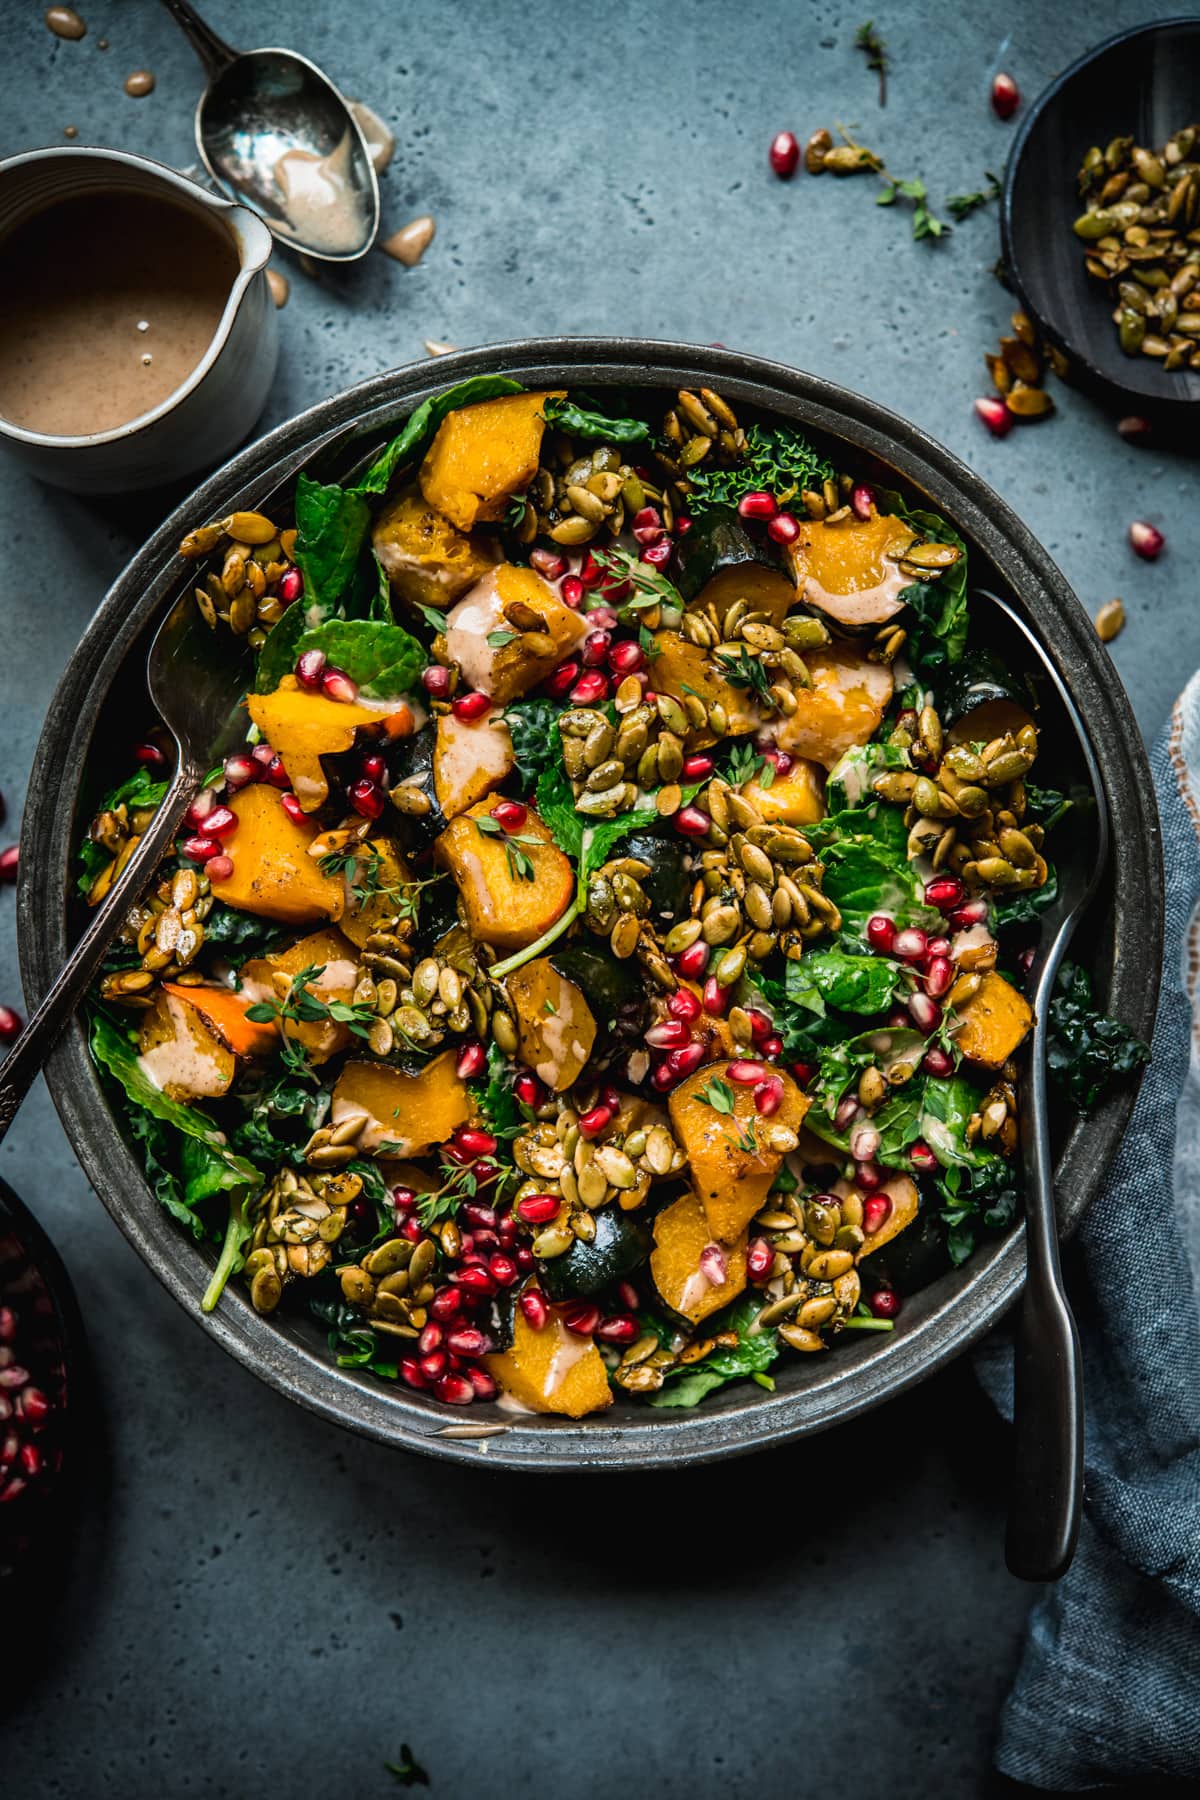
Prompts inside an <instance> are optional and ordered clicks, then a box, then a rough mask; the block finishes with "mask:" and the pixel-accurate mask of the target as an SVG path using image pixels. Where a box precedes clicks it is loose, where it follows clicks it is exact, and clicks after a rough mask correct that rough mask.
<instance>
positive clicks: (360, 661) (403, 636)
mask: <svg viewBox="0 0 1200 1800" xmlns="http://www.w3.org/2000/svg"><path fill="white" fill-rule="evenodd" d="M293 610H294V609H293ZM285 617H286V615H285ZM280 623H281V624H282V623H283V621H282V620H281V621H280ZM276 630H278V626H277V627H276ZM273 636H274V633H272V637H273ZM270 647H271V638H268V639H267V642H266V643H265V644H264V645H263V656H264V657H265V656H266V653H267V651H268V650H269V649H270ZM294 648H295V654H296V656H302V655H304V654H305V652H306V651H309V650H323V651H324V652H325V655H326V656H327V657H328V659H329V661H330V662H331V663H333V664H334V665H335V666H336V667H337V668H339V669H344V670H345V672H346V674H347V675H348V676H349V677H350V679H351V681H353V682H355V683H357V685H358V687H359V688H360V689H361V691H362V693H363V694H364V695H365V697H366V698H367V699H369V700H397V699H399V698H400V696H401V695H402V694H406V693H408V692H409V691H410V689H411V688H413V687H414V686H415V684H416V681H417V677H418V676H419V675H420V673H421V670H422V669H423V668H424V667H425V664H426V662H427V661H428V657H427V655H426V652H425V649H424V646H423V645H422V644H420V643H418V641H417V639H416V638H415V637H413V636H412V634H411V632H408V631H405V629H404V627H403V626H402V625H384V624H381V623H380V622H379V621H378V620H377V619H329V620H327V621H326V623H325V624H324V625H318V626H316V627H315V628H314V629H313V630H312V631H306V632H304V634H303V635H302V636H301V637H300V638H299V639H298V640H297V642H296V644H295V646H294ZM260 675H261V661H260Z"/></svg>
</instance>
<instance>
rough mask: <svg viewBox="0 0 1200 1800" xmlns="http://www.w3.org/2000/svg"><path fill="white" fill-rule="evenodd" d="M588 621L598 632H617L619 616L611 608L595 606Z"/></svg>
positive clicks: (589, 614)
mask: <svg viewBox="0 0 1200 1800" xmlns="http://www.w3.org/2000/svg"><path fill="white" fill-rule="evenodd" d="M588 619H589V620H590V622H591V624H592V626H593V628H594V629H595V630H596V631H615V630H616V627H617V615H616V613H615V612H614V611H613V609H612V607H611V606H593V607H592V608H591V609H590V611H589V612H588Z"/></svg>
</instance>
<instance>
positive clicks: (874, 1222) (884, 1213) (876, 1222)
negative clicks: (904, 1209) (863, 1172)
mask: <svg viewBox="0 0 1200 1800" xmlns="http://www.w3.org/2000/svg"><path fill="white" fill-rule="evenodd" d="M891 1216H892V1197H891V1195H890V1194H868V1195H867V1197H866V1199H865V1200H864V1201H863V1231H864V1232H865V1234H866V1236H867V1237H874V1236H875V1233H876V1232H877V1231H881V1230H882V1229H883V1227H884V1226H885V1225H886V1224H887V1222H888V1220H889V1219H890V1218H891Z"/></svg>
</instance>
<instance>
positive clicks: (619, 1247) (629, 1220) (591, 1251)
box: [541, 1204, 650, 1300]
mask: <svg viewBox="0 0 1200 1800" xmlns="http://www.w3.org/2000/svg"><path fill="white" fill-rule="evenodd" d="M592 1217H593V1218H594V1219H595V1221H596V1236H595V1239H594V1240H593V1242H592V1243H590V1244H585V1243H584V1241H583V1239H582V1238H576V1240H575V1242H574V1243H573V1244H572V1246H571V1248H570V1249H569V1250H568V1251H567V1252H566V1253H565V1254H564V1255H562V1256H555V1257H553V1258H552V1259H551V1260H550V1261H549V1262H545V1263H543V1264H542V1265H541V1283H542V1286H543V1288H544V1289H545V1291H546V1293H547V1294H548V1295H549V1297H550V1299H551V1300H570V1299H571V1298H572V1297H573V1296H574V1295H575V1294H586V1295H588V1296H591V1295H593V1294H599V1293H601V1292H602V1291H603V1289H605V1288H606V1287H608V1286H610V1285H611V1283H613V1282H614V1281H622V1280H624V1278H625V1277H626V1276H627V1275H632V1274H633V1273H634V1272H635V1270H637V1269H640V1268H641V1267H642V1264H643V1263H644V1262H645V1261H646V1259H647V1258H648V1257H649V1255H650V1233H649V1231H648V1230H647V1229H646V1227H645V1225H644V1224H642V1222H641V1220H640V1217H639V1216H637V1215H635V1214H633V1213H627V1212H622V1211H621V1209H620V1207H619V1206H617V1205H615V1204H614V1205H611V1206H606V1207H604V1208H603V1209H602V1210H601V1211H600V1212H598V1213H593V1215H592Z"/></svg>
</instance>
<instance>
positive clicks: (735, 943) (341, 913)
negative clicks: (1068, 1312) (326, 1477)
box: [80, 377, 1065, 1418]
mask: <svg viewBox="0 0 1200 1800" xmlns="http://www.w3.org/2000/svg"><path fill="white" fill-rule="evenodd" d="M181 550H182V555H183V556H184V557H185V558H189V559H190V560H191V564H192V570H193V576H194V581H195V596H196V604H197V606H198V607H199V608H200V610H201V612H202V613H203V616H204V618H205V620H206V621H207V623H208V624H209V625H210V626H211V627H212V629H213V630H214V631H216V632H219V633H227V634H229V637H230V653H231V654H233V653H234V652H235V650H236V649H237V647H238V640H240V642H241V648H242V649H243V651H244V650H245V648H246V647H247V646H249V648H250V650H252V651H253V652H254V653H255V675H254V681H253V691H252V692H250V693H248V694H247V695H246V699H245V726H246V733H245V745H244V748H243V749H241V750H239V751H238V752H237V753H235V754H234V755H232V756H230V757H228V758H227V759H226V761H225V762H224V763H223V765H222V766H221V767H219V768H217V769H215V770H214V771H213V773H212V775H211V777H210V779H209V781H208V782H207V784H206V785H205V787H204V788H203V790H202V791H201V792H200V793H199V794H198V795H197V797H196V799H195V802H194V804H193V805H192V807H191V810H190V812H189V814H188V817H187V821H186V825H185V828H184V832H183V834H182V835H181V836H180V838H179V840H178V842H177V844H176V846H175V851H174V854H173V855H172V856H171V857H170V858H169V859H168V860H167V862H166V863H165V864H164V865H163V866H162V867H161V868H160V870H159V872H158V875H157V878H156V880H155V882H154V884H153V886H152V888H151V890H150V891H149V892H148V893H147V894H146V895H145V897H144V900H143V901H142V903H141V904H140V905H138V906H137V907H135V908H134V909H133V911H131V912H130V914H129V916H128V919H127V921H126V923H125V927H124V931H123V935H122V937H121V940H120V942H119V945H118V948H117V950H116V952H115V953H114V954H113V956H112V957H111V959H110V962H109V964H108V965H107V966H106V969H105V972H104V975H103V979H102V981H101V983H100V985H99V987H98V991H97V994H96V997H95V1005H94V1009H93V1013H92V1018H91V1044H92V1049H93V1053H94V1055H95V1058H96V1060H97V1062H98V1063H99V1064H100V1065H101V1067H102V1068H103V1069H104V1070H105V1071H106V1073H107V1075H108V1076H109V1077H111V1079H112V1082H113V1084H114V1091H115V1092H117V1093H118V1094H119V1095H120V1097H121V1099H122V1101H123V1103H124V1109H125V1115H126V1117H127V1120H128V1128H129V1131H130V1133H131V1134H132V1136H133V1138H134V1139H135V1140H136V1143H137V1145H138V1147H139V1149H140V1151H141V1154H142V1156H143V1159H144V1163H145V1169H146V1177H147V1181H148V1183H149V1186H150V1187H151V1188H152V1189H153V1191H154V1193H155V1194H156V1195H157V1197H158V1199H159V1200H160V1201H161V1202H162V1203H163V1205H165V1206H166V1207H168V1208H169V1209H170V1210H171V1211H172V1212H173V1213H174V1214H175V1215H176V1216H177V1218H178V1219H179V1221H180V1223H181V1225H182V1226H183V1227H184V1228H185V1229H187V1230H189V1231H191V1232H192V1233H194V1235H195V1236H196V1237H197V1238H198V1239H201V1240H204V1241H209V1240H211V1241H212V1243H213V1245H214V1249H215V1251H216V1266H215V1269H214V1272H213V1276H212V1280H211V1283H210V1285H209V1288H208V1291H207V1293H206V1295H205V1297H204V1301H203V1304H204V1306H205V1308H211V1307H212V1306H214V1305H215V1304H216V1303H217V1300H218V1297H219V1295H220V1293H221V1291H222V1288H223V1286H224V1285H225V1283H226V1282H227V1281H228V1280H229V1279H230V1278H231V1277H235V1276H236V1277H238V1278H239V1280H240V1281H242V1282H244V1283H245V1287H246V1291H247V1292H248V1295H249V1298H250V1301H251V1302H252V1303H253V1305H254V1307H256V1308H257V1309H258V1311H259V1312H260V1313H272V1312H275V1311H276V1310H277V1309H279V1310H280V1311H284V1310H286V1311H289V1312H294V1311H295V1310H297V1309H298V1310H300V1311H301V1312H304V1311H307V1312H310V1313H312V1314H315V1315H316V1317H317V1318H318V1319H319V1320H320V1321H321V1322H322V1324H323V1325H324V1326H325V1327H326V1328H327V1330H328V1334H329V1343H330V1347H331V1350H332V1352H333V1354H334V1355H335V1356H336V1357H337V1360H338V1361H339V1362H340V1363H341V1364H342V1365H343V1366H348V1367H354V1368H361V1369H363V1370H364V1371H369V1372H370V1373H372V1374H373V1375H374V1376H375V1377H377V1378H379V1379H381V1380H384V1381H388V1382H398V1383H400V1384H403V1385H406V1386H407V1387H409V1388H411V1389H416V1390H419V1391H421V1392H426V1393H428V1394H429V1395H431V1396H433V1397H435V1398H436V1399H437V1400H439V1401H442V1402H447V1403H449V1404H451V1405H466V1404H468V1403H471V1402H474V1401H484V1402H488V1401H497V1400H498V1401H499V1403H500V1404H501V1405H502V1406H504V1407H506V1408H509V1409H512V1410H516V1411H521V1410H526V1411H533V1412H536V1413H543V1412H548V1413H559V1414H566V1415H568V1416H570V1417H571V1418H579V1417H581V1416H583V1415H584V1414H589V1413H595V1412H599V1411H602V1410H603V1409H604V1408H606V1407H608V1406H610V1405H611V1404H612V1402H613V1400H614V1397H621V1396H641V1397H644V1398H645V1399H646V1400H648V1402H649V1403H650V1404H651V1405H653V1406H663V1407H672V1406H692V1405H694V1404H696V1403H697V1402H698V1401H700V1400H701V1399H702V1398H703V1397H704V1396H705V1395H706V1394H708V1393H710V1392H712V1391H713V1390H715V1389H718V1388H720V1387H721V1386H723V1385H724V1384H725V1383H727V1382H730V1381H733V1380H737V1379H739V1378H750V1379H752V1380H754V1381H756V1382H757V1383H758V1384H759V1385H760V1386H762V1387H764V1388H770V1387H772V1385H773V1379H774V1378H773V1375H772V1370H773V1367H774V1365H775V1363H776V1362H777V1360H778V1359H779V1358H780V1357H781V1356H783V1355H785V1354H786V1353H787V1352H795V1353H798V1354H799V1355H801V1356H809V1355H821V1354H824V1353H826V1352H828V1351H830V1350H831V1349H832V1348H833V1347H834V1346H835V1345H836V1344H837V1342H838V1341H839V1339H841V1340H844V1339H845V1336H846V1334H847V1333H858V1332H863V1331H868V1332H872V1331H874V1332H886V1331H891V1330H892V1329H893V1328H894V1326H895V1322H896V1320H897V1318H898V1316H899V1315H900V1313H901V1309H902V1305H903V1301H904V1297H905V1296H906V1295H908V1294H909V1293H911V1292H912V1291H913V1290H914V1289H915V1288H917V1287H920V1286H921V1285H923V1284H925V1283H927V1282H928V1281H930V1280H931V1279H932V1278H933V1277H934V1276H936V1275H937V1274H939V1273H940V1272H941V1271H943V1270H944V1269H946V1268H949V1267H950V1266H951V1265H952V1264H954V1263H957V1262H960V1261H962V1260H964V1259H965V1258H966V1257H967V1256H968V1255H969V1254H970V1252H971V1250H972V1249H973V1247H974V1245H975V1243H976V1240H977V1238H978V1236H979V1234H980V1233H983V1232H986V1231H995V1230H998V1229H1001V1228H1003V1227H1004V1226H1006V1225H1007V1224H1008V1223H1009V1222H1010V1221H1011V1219H1012V1218H1013V1216H1014V1213H1015V1210H1016V1207H1017V1186H1018V1182H1017V1175H1016V1171H1015V1168H1014V1164H1013V1153H1014V1150H1015V1147H1016V1141H1017V1117H1016V1115H1017V1079H1018V1077H1017V1066H1016V1063H1015V1061H1014V1058H1015V1057H1016V1055H1017V1052H1018V1051H1019V1050H1020V1047H1021V1044H1022V1041H1023V1040H1024V1038H1025V1037H1026V1035H1027V1033H1028V1032H1029V1030H1030V1027H1031V1024H1032V1016H1031V1012H1030V1008H1029V1005H1028V1003H1027V1001H1026V999H1025V998H1024V996H1023V994H1022V991H1021V981H1022V957H1021V946H1022V943H1024V944H1028V943H1029V942H1030V941H1031V934H1032V932H1033V930H1034V929H1035V928H1036V918H1037V912H1038V910H1039V908H1040V907H1041V906H1043V905H1044V904H1045V903H1046V901H1047V900H1048V899H1049V898H1050V897H1051V896H1052V895H1053V892H1054V872H1053V866H1052V862H1051V860H1050V849H1051V847H1050V844H1049V842H1048V833H1049V832H1050V830H1051V827H1052V825H1053V823H1054V821H1055V818H1056V816H1057V815H1058V814H1059V813H1060V812H1061V810H1062V808H1063V806H1064V804H1065V802H1064V800H1063V797H1062V796H1060V795H1058V794H1055V793H1051V792H1049V791H1048V790H1046V789H1044V788H1041V787H1039V786H1037V785H1036V782H1035V779H1034V771H1035V763H1036V758H1037V753H1038V722H1037V713H1036V705H1035V702H1034V697H1033V694H1032V692H1031V690H1030V689H1029V688H1028V687H1027V685H1026V683H1025V682H1024V680H1023V679H1022V678H1021V677H1020V676H1019V675H1018V674H1014V673H1013V672H1011V671H1008V670H1006V669H1005V668H1003V667H1001V666H1000V665H999V664H998V662H997V661H996V659H995V657H994V656H993V655H991V654H989V653H987V652H985V651H982V650H980V649H979V648H978V647H976V646H973V645H972V643H971V639H970V621H969V614H968V605H967V552H966V548H965V546H964V544H963V542H962V540H961V539H960V538H959V536H958V535H957V533H956V532H955V530H954V528H953V526H952V525H950V524H949V523H948V522H947V521H946V520H944V519H942V518H939V517H937V516H935V515H933V514H930V513H928V512H924V511H920V510H916V509H914V508H912V507H910V506H909V505H908V504H907V502H906V501H905V499H904V498H903V497H902V496H901V495H899V494H896V493H890V492H884V491H883V490H881V489H878V488H873V487H871V486H869V485H866V484H864V483H863V482H861V481H859V480H858V479H857V478H856V477H855V475H854V474H853V473H852V472H844V471H842V470H839V469H837V468H835V467H834V466H833V465H832V464H831V463H830V462H829V461H828V460H827V459H826V457H825V456H824V455H823V454H822V452H821V450H820V449H819V448H818V447H817V446H815V445H814V444H812V443H810V442H808V440H807V439H806V438H805V437H804V436H803V435H802V434H801V433H800V432H798V431H797V430H795V429H793V428H792V427H791V426H788V425H785V424H782V423H779V422H778V421H771V420H769V419H741V418H739V417H737V416H736V415H735V413H734V411H733V409H732V408H731V407H730V406H729V405H728V404H727V403H726V402H725V400H724V399H723V398H722V397H721V396H720V395H719V394H717V393H714V392H711V391H709V390H708V389H704V388H701V389H698V390H696V391H690V390H688V391H684V392H681V393H679V394H678V395H677V396H674V397H664V396H661V395H657V396H656V395H654V394H652V393H649V392H645V393H642V394H640V395H639V396H636V397H634V398H630V397H628V396H623V395H620V394H617V393H616V392H609V393H606V394H605V395H604V396H602V397H600V398H597V397H596V396H591V395H587V394H578V393H574V392H568V391H567V390H566V389H556V390H553V391H547V392H538V393H527V392H523V391H521V390H520V389H519V388H518V387H517V385H516V384H515V383H514V382H512V381H510V380H507V379H504V378H500V377H495V378H491V377H485V378H477V379H475V380H473V381H470V382H467V383H465V384H464V385H463V386H461V387H459V388H456V389H451V390H450V391H448V392H446V393H443V394H442V395H440V396H439V397H437V398H436V399H434V400H433V401H431V402H428V403H426V405H424V406H422V407H421V408H419V409H418V411H417V412H415V413H414V414H413V416H412V417H411V418H410V419H409V421H408V423H407V425H406V426H405V428H404V430H403V431H402V432H401V434H400V436H399V437H398V438H397V439H395V440H394V441H393V442H392V443H390V444H389V445H387V446H386V447H385V448H384V449H383V450H382V451H381V452H380V454H379V455H378V456H377V457H376V458H375V460H374V461H373V462H371V463H370V464H369V466H367V467H366V468H365V470H362V471H360V472H359V473H358V474H357V475H355V476H351V477H350V478H349V479H348V480H347V482H346V484H345V485H325V484H322V483H319V482H317V481H315V480H311V479H309V478H308V477H306V476H301V477H300V479H299V482H298V485H297V490H296V494H295V504H294V517H293V519H292V521H291V522H290V523H288V522H286V521H276V520H274V519H269V518H266V517H264V516H263V515H262V514H260V513H255V512H241V513H234V514H232V515H231V516H230V517H228V518H224V519H221V520H218V521H214V522H211V523H204V524H200V525H198V526H197V528H196V529H195V530H194V531H193V532H191V533H190V534H189V536H188V538H187V539H185V541H184V543H183V545H182V547H181ZM165 761H166V758H165V752H164V750H163V749H162V747H161V745H160V744H159V742H158V741H157V740H156V738H155V737H154V734H153V733H151V734H150V736H149V738H148V740H147V742H146V743H145V744H143V745H142V746H141V747H140V749H139V751H138V760H137V763H136V766H135V767H134V770H133V773H132V774H130V775H129V777H128V779H126V780H125V781H124V782H123V783H122V785H121V786H120V787H118V788H117V789H116V790H115V791H114V792H112V793H111V794H109V795H108V796H107V797H106V799H105V800H104V802H103V804H102V805H101V807H100V808H99V810H98V812H97V814H96V817H95V818H94V820H93V822H92V824H91V827H90V830H89V832H88V834H87V838H86V841H85V842H84V843H83V845H82V848H81V874H80V887H81V890H82V892H83V893H84V895H85V896H86V898H87V899H88V900H89V901H91V902H92V903H93V904H94V903H95V902H97V901H98V900H99V899H100V898H101V897H102V895H103V894H104V893H105V892H106V891H107V888H108V886H109V885H110V883H111V881H112V879H113V875H114V873H115V872H116V871H117V870H119V869H120V868H121V867H122V866H123V863H124V861H125V860H126V859H127V858H128V856H129V855H130V854H131V852H132V848H133V846H134V845H135V844H136V842H137V839H138V836H139V834H140V833H141V832H142V831H143V830H144V829H145V826H146V823H147V821H148V820H149V819H150V817H152V815H153V810H154V807H155V806H156V804H157V803H158V801H159V800H160V799H161V798H162V795H163V792H164V791H165ZM1022 931H1023V932H1024V933H1025V936H1024V938H1022V936H1021V933H1022Z"/></svg>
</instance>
